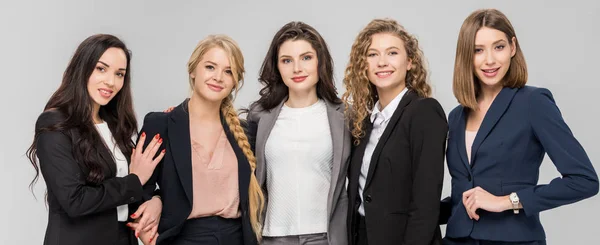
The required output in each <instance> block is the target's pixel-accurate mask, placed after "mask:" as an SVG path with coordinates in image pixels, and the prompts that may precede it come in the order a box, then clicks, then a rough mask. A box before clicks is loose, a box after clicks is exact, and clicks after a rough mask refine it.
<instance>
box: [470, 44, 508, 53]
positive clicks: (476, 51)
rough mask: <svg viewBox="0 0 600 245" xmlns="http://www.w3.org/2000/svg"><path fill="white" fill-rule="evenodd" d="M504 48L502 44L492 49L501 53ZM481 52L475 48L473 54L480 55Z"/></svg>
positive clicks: (480, 49)
mask: <svg viewBox="0 0 600 245" xmlns="http://www.w3.org/2000/svg"><path fill="white" fill-rule="evenodd" d="M505 47H506V45H504V44H500V45H497V46H496V47H494V49H496V50H498V51H502V50H504V48H505ZM481 52H483V49H482V48H475V53H476V54H479V53H481Z"/></svg>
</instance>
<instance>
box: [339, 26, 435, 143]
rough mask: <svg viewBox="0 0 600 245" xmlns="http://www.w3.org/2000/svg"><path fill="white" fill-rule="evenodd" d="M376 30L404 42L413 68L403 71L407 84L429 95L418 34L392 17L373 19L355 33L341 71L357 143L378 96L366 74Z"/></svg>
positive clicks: (347, 116) (350, 125) (350, 120)
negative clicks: (372, 39) (355, 35)
mask: <svg viewBox="0 0 600 245" xmlns="http://www.w3.org/2000/svg"><path fill="white" fill-rule="evenodd" d="M379 33H390V34H393V35H396V36H397V37H399V38H400V39H402V41H403V42H404V48H405V49H406V54H407V58H408V59H409V60H410V61H411V62H412V68H411V69H410V70H409V71H407V73H406V78H405V79H406V87H407V88H408V89H409V90H412V91H414V92H416V93H417V94H418V95H419V96H421V97H429V96H430V95H431V87H430V86H429V84H428V82H427V78H428V77H427V69H426V67H425V66H426V64H425V57H424V56H423V51H421V48H420V47H419V42H418V40H417V38H415V37H414V36H413V35H411V34H410V33H408V32H407V31H406V29H404V27H403V26H402V25H400V24H399V23H398V22H397V21H395V20H392V19H374V20H372V21H371V22H370V23H369V24H368V25H367V26H366V27H365V28H364V29H363V30H362V31H360V33H359V34H358V36H357V37H356V39H355V40H354V44H352V50H351V52H350V61H349V62H348V66H347V67H346V71H345V72H344V85H345V86H346V92H344V95H343V96H342V101H344V105H345V110H344V114H345V115H346V119H347V121H348V123H349V127H350V130H351V132H352V136H353V137H354V144H355V145H358V144H359V143H360V140H361V139H362V138H363V137H364V136H365V131H364V120H365V118H367V116H368V115H369V113H370V110H371V108H373V106H374V104H375V102H376V101H377V99H378V95H377V90H376V89H375V85H373V84H372V83H371V82H370V81H369V78H368V76H367V72H368V67H369V65H368V63H367V51H368V49H369V46H371V37H372V36H373V35H375V34H379Z"/></svg>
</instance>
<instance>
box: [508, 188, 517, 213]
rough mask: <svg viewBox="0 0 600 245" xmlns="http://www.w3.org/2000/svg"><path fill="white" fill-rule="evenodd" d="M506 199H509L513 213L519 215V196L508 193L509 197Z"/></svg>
mask: <svg viewBox="0 0 600 245" xmlns="http://www.w3.org/2000/svg"><path fill="white" fill-rule="evenodd" d="M508 198H509V199H510V202H511V203H512V205H513V212H515V214H519V196H518V195H517V193H515V192H513V193H510V196H508Z"/></svg>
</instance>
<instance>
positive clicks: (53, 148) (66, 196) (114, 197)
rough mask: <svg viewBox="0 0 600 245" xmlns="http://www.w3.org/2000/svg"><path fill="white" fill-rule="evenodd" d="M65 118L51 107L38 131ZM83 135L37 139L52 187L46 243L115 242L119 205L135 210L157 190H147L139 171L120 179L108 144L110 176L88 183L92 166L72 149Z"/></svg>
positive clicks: (52, 134) (104, 157)
mask: <svg viewBox="0 0 600 245" xmlns="http://www.w3.org/2000/svg"><path fill="white" fill-rule="evenodd" d="M65 118H66V117H65V115H63V114H62V113H61V112H59V111H56V110H50V111H46V112H44V113H42V114H41V115H40V116H39V117H38V120H37V122H36V131H37V130H40V129H41V128H46V127H49V126H51V125H54V124H56V123H58V122H61V121H64V119H65ZM79 137H80V136H79V132H78V131H77V130H76V129H71V130H65V131H52V132H43V133H41V134H40V135H39V138H38V140H37V142H36V147H37V157H38V159H39V164H40V169H41V172H42V176H43V177H44V180H45V182H46V186H47V188H48V197H47V198H48V200H47V201H48V208H49V214H48V227H47V228H46V236H45V238H44V244H45V245H70V244H73V245H81V244H88V245H105V244H115V243H116V240H117V234H118V233H117V231H118V225H119V223H118V221H117V206H120V205H123V204H132V205H130V206H129V213H130V214H131V213H133V212H135V211H136V209H137V207H138V206H139V204H140V203H141V201H144V200H147V199H149V197H151V196H152V190H147V191H148V193H146V194H144V190H143V189H142V185H141V183H140V180H139V178H138V177H137V176H136V175H134V174H129V175H127V176H126V177H122V178H119V177H115V176H116V172H117V171H116V163H115V162H114V160H113V158H112V154H111V153H110V152H109V150H108V149H107V148H106V147H105V146H104V145H99V146H98V149H99V152H100V155H101V156H100V157H101V158H102V159H101V161H104V162H105V163H106V166H105V168H104V169H105V171H104V174H105V176H106V178H105V179H104V181H103V182H102V183H100V184H98V185H96V184H92V183H88V182H87V181H86V177H87V175H88V173H89V169H88V168H87V167H86V166H85V165H84V164H83V163H80V162H77V161H76V160H75V158H74V156H73V152H72V148H73V142H76V141H77V140H78V139H79ZM126 157H129V156H126ZM127 160H128V161H127V162H129V159H127ZM132 234H133V233H132ZM135 244H137V243H135Z"/></svg>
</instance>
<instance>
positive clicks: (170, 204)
mask: <svg viewBox="0 0 600 245" xmlns="http://www.w3.org/2000/svg"><path fill="white" fill-rule="evenodd" d="M187 104H188V99H186V100H185V101H183V103H181V104H180V105H178V106H177V107H175V109H173V111H171V112H169V113H163V112H151V113H148V114H147V115H146V116H145V118H144V125H143V127H142V132H145V133H146V135H155V134H157V133H160V136H161V138H162V139H163V143H162V145H161V150H162V149H164V148H166V149H167V150H166V153H165V156H164V157H163V159H162V160H161V162H160V163H159V164H158V166H157V167H156V170H155V171H154V175H153V176H152V178H151V179H150V180H149V181H148V183H149V185H153V186H155V184H156V183H158V186H159V188H160V195H161V199H162V203H163V209H162V214H161V217H160V222H159V225H158V234H159V236H158V240H157V241H156V242H157V244H169V243H170V242H171V241H172V240H173V239H174V238H175V237H176V236H177V235H178V234H179V233H180V231H181V229H182V227H183V224H184V223H185V221H186V220H187V218H188V216H189V215H190V213H191V212H192V200H193V191H192V150H191V149H192V146H191V141H190V120H189V114H188V108H187V107H188V105H187ZM221 123H222V125H223V129H224V131H225V134H226V135H227V139H228V140H229V142H230V144H231V146H232V148H233V151H234V152H235V155H236V157H237V159H238V176H239V183H238V185H239V191H240V209H241V213H242V217H241V218H242V230H243V235H244V244H246V245H253V244H257V241H256V236H255V234H254V232H253V230H252V226H251V225H250V216H249V214H248V187H249V183H250V174H252V173H251V172H250V165H249V163H248V159H247V158H246V156H245V155H244V152H243V151H242V149H241V148H240V147H239V146H238V144H237V141H236V140H235V138H234V136H233V133H232V132H231V131H230V130H229V127H228V126H227V123H226V122H225V118H224V117H223V116H222V115H221ZM151 140H152V137H147V140H146V143H145V144H146V145H148V144H149V143H150V141H151ZM159 152H160V150H159ZM153 183H154V184H153Z"/></svg>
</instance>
